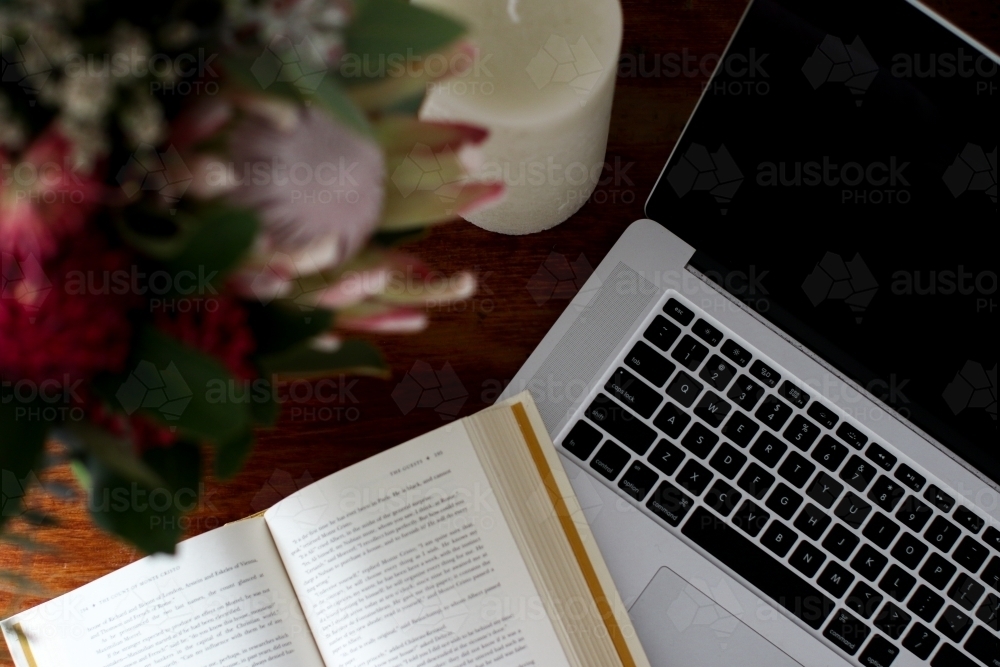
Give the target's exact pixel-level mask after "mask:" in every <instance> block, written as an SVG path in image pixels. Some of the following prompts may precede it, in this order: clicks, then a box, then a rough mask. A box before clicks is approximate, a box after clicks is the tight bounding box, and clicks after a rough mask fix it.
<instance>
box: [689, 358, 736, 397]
mask: <svg viewBox="0 0 1000 667" xmlns="http://www.w3.org/2000/svg"><path fill="white" fill-rule="evenodd" d="M698 377H700V378H701V379H702V380H704V381H705V382H707V383H708V384H710V385H712V386H713V387H715V389H716V391H723V390H724V389H725V388H726V387H728V386H729V383H730V382H732V381H733V378H734V377H736V367H735V366H732V365H730V364H727V363H726V362H725V361H723V360H722V358H721V357H719V356H718V355H715V354H713V355H712V358H711V359H709V360H708V363H707V364H705V367H704V368H703V369H701V373H699V374H698Z"/></svg>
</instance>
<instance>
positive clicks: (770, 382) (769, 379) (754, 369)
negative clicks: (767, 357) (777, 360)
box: [750, 359, 781, 389]
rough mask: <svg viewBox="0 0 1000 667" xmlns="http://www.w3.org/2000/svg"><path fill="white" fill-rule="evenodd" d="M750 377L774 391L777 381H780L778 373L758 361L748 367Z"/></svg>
mask: <svg viewBox="0 0 1000 667" xmlns="http://www.w3.org/2000/svg"><path fill="white" fill-rule="evenodd" d="M750 377H752V378H754V379H755V380H759V381H761V382H763V383H764V384H766V385H767V386H768V387H770V388H771V389H774V388H775V387H776V386H777V385H778V381H779V380H781V376H780V375H779V374H778V372H777V371H776V370H774V369H773V368H771V367H770V366H768V365H767V364H765V363H764V362H763V361H761V360H760V359H758V360H757V361H755V362H753V364H751V365H750Z"/></svg>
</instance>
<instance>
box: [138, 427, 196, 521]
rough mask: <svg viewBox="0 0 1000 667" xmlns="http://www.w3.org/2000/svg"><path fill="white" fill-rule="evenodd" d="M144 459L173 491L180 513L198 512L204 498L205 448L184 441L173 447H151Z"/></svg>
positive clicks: (144, 454)
mask: <svg viewBox="0 0 1000 667" xmlns="http://www.w3.org/2000/svg"><path fill="white" fill-rule="evenodd" d="M142 460H143V462H144V463H145V464H146V465H148V466H149V467H150V468H151V469H152V470H155V471H156V474H157V475H159V476H160V478H162V479H163V480H164V482H166V486H167V487H169V488H171V489H173V491H174V497H175V500H176V502H177V503H178V509H179V510H181V511H182V512H192V511H194V510H195V509H196V507H197V505H198V498H199V497H200V495H201V494H200V492H199V491H200V488H201V447H199V446H198V444H197V443H195V442H190V441H188V440H180V441H178V442H176V443H174V445H173V446H171V447H151V448H150V449H148V450H146V452H145V453H143V455H142Z"/></svg>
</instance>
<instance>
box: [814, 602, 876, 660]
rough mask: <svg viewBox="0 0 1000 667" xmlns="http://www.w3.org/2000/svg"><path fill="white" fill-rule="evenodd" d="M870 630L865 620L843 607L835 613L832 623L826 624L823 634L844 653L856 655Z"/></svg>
mask: <svg viewBox="0 0 1000 667" xmlns="http://www.w3.org/2000/svg"><path fill="white" fill-rule="evenodd" d="M870 632H871V630H870V629H869V628H868V625H867V624H866V623H865V622H864V621H860V620H858V618H857V617H856V616H854V614H852V613H850V612H848V611H844V610H843V609H841V610H840V611H838V612H837V613H836V614H835V615H834V617H833V620H832V621H830V625H828V626H826V630H824V631H823V636H824V637H826V638H827V639H829V640H830V642H831V643H832V644H833V645H834V646H836V647H837V648H839V649H840V650H841V651H843V652H844V653H846V654H848V655H854V654H855V653H857V652H858V649H860V648H861V645H862V644H864V643H865V640H866V639H868V634H869V633H870Z"/></svg>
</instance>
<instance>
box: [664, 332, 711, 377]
mask: <svg viewBox="0 0 1000 667" xmlns="http://www.w3.org/2000/svg"><path fill="white" fill-rule="evenodd" d="M670 356H671V357H672V358H673V359H674V360H676V361H677V362H678V363H679V364H680V365H681V366H684V367H685V368H687V369H688V370H689V371H695V370H698V367H699V366H701V362H703V361H705V357H707V356H708V348H707V347H705V346H704V345H702V344H701V343H699V342H698V341H696V340H695V339H694V338H692V337H691V336H684V338H681V342H679V343H677V345H676V346H674V351H673V352H671V353H670Z"/></svg>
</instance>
